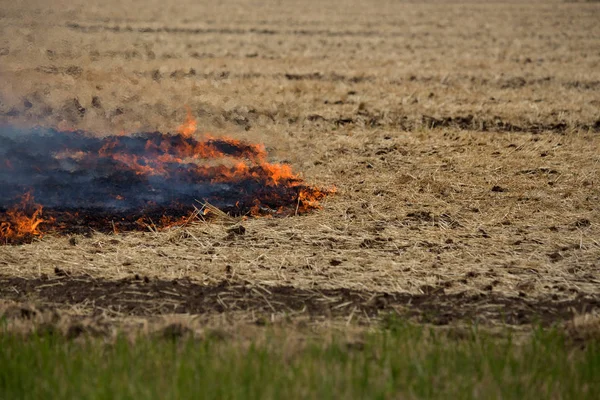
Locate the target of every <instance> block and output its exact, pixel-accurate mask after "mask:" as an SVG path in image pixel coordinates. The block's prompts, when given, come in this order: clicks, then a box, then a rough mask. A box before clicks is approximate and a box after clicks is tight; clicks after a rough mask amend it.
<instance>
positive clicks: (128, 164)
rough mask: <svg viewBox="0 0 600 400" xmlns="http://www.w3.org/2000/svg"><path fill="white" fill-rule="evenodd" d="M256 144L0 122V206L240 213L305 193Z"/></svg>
mask: <svg viewBox="0 0 600 400" xmlns="http://www.w3.org/2000/svg"><path fill="white" fill-rule="evenodd" d="M265 159H266V153H265V152H264V148H263V147H262V146H258V145H254V144H249V143H244V142H240V141H236V140H232V139H207V140H205V141H198V140H196V139H194V138H192V137H191V136H186V135H183V134H163V133H160V132H146V133H137V134H134V135H131V136H106V137H95V136H92V135H90V134H88V133H86V132H83V131H74V132H62V131H57V130H54V129H47V128H35V129H28V130H24V129H20V128H16V127H13V126H3V127H0V187H1V188H2V190H1V191H0V210H1V209H5V210H6V209H8V208H10V207H13V206H14V205H15V204H17V203H18V202H19V201H20V199H21V198H22V196H23V195H24V194H25V193H31V194H33V196H34V197H35V201H36V203H38V204H40V205H42V206H43V207H44V208H45V209H46V208H50V209H53V210H59V211H69V210H78V211H82V210H96V211H102V212H119V213H123V212H131V211H141V210H145V209H152V210H156V209H163V208H164V209H168V208H181V207H191V206H192V205H193V204H195V202H196V201H209V202H210V203H212V204H213V205H215V206H217V207H219V208H222V209H226V210H233V209H234V208H235V209H236V210H237V212H239V213H243V212H245V211H247V210H249V209H250V208H251V207H253V206H255V205H256V204H260V205H261V207H267V208H271V209H273V210H277V209H279V208H281V207H283V206H289V207H294V206H295V205H296V203H297V201H298V196H299V193H300V191H307V190H312V189H311V188H308V187H306V186H305V185H303V184H302V181H301V180H300V179H299V178H298V177H297V176H295V175H294V174H292V173H291V170H290V169H289V167H288V166H285V165H283V166H282V165H277V164H269V163H268V162H266V160H265Z"/></svg>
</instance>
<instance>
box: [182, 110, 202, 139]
mask: <svg viewBox="0 0 600 400" xmlns="http://www.w3.org/2000/svg"><path fill="white" fill-rule="evenodd" d="M186 109H187V115H186V117H185V122H184V123H183V124H181V125H180V126H179V127H178V128H177V132H178V133H180V134H181V135H182V136H184V137H190V136H192V135H193V134H194V133H196V129H197V127H198V123H197V122H196V120H195V119H194V117H193V116H192V110H191V109H190V108H189V107H186Z"/></svg>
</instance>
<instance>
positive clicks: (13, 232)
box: [0, 192, 51, 240]
mask: <svg viewBox="0 0 600 400" xmlns="http://www.w3.org/2000/svg"><path fill="white" fill-rule="evenodd" d="M42 210H43V207H42V206H41V205H39V204H35V203H34V201H33V196H32V195H31V192H28V193H25V194H24V195H23V197H22V199H21V201H20V203H19V204H18V205H16V206H14V207H13V208H11V209H9V210H8V211H6V213H5V215H6V219H7V220H6V221H0V239H3V240H8V239H13V240H14V239H16V240H20V239H26V238H31V237H34V236H42V232H41V231H40V225H41V224H43V223H47V222H51V220H45V219H43V218H41V215H42Z"/></svg>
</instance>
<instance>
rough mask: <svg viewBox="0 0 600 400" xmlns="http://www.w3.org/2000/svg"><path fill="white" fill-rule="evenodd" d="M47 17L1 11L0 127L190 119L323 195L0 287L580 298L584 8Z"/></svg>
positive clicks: (591, 213) (184, 6) (61, 258)
mask: <svg viewBox="0 0 600 400" xmlns="http://www.w3.org/2000/svg"><path fill="white" fill-rule="evenodd" d="M53 3H58V2H53ZM53 3H49V2H34V1H28V2H20V3H17V2H13V3H10V4H5V5H3V7H2V11H1V12H0V18H1V19H0V32H1V34H0V37H1V39H0V54H2V55H0V79H1V80H2V82H3V85H2V87H1V88H0V122H6V123H19V124H42V125H47V126H58V127H62V128H77V129H88V130H93V131H97V132H99V134H102V133H114V132H119V131H122V130H124V131H139V130H143V129H149V130H163V131H166V130H172V129H174V127H176V126H177V125H178V123H179V122H180V121H182V120H183V119H184V114H185V108H184V105H186V104H187V105H189V106H190V107H191V109H192V111H193V112H194V113H195V114H196V115H197V116H198V118H199V126H200V127H203V129H205V130H207V131H213V132H216V133H227V134H230V135H233V136H237V137H244V138H247V139H249V140H256V141H261V142H264V143H266V145H267V147H268V148H269V150H270V151H271V152H272V154H273V158H274V160H275V161H287V162H290V163H291V164H292V165H293V167H294V169H295V170H298V171H301V172H302V173H303V174H304V176H305V177H306V178H307V180H309V181H310V182H313V183H315V184H318V185H324V186H328V185H335V186H336V187H337V188H338V194H336V195H335V196H333V197H331V198H329V199H328V200H327V201H326V202H325V203H324V208H323V210H322V211H320V212H317V213H314V214H312V215H308V216H304V217H298V218H285V219H250V220H247V221H244V222H242V224H243V226H244V227H245V229H246V231H245V233H243V234H236V233H233V234H232V232H231V231H228V229H229V227H228V226H227V224H213V223H198V224H194V225H191V226H186V227H185V228H183V229H176V230H172V231H168V232H160V233H157V232H152V231H149V232H147V233H136V234H128V235H116V236H112V235H101V234H98V235H95V236H94V237H92V238H83V237H78V238H75V240H70V238H65V237H45V238H43V240H41V241H39V242H36V243H33V244H31V245H24V246H13V247H0V273H1V274H3V275H17V276H24V277H35V276H40V275H41V274H50V275H51V274H52V273H53V271H54V269H55V268H56V267H58V268H60V269H61V270H63V271H66V272H67V273H68V274H72V275H80V274H84V275H89V276H91V277H95V278H99V277H104V278H111V279H118V278H123V277H127V276H131V275H133V274H139V275H146V276H149V277H157V278H161V279H174V278H182V277H189V278H190V279H192V280H194V281H197V282H203V283H206V284H215V283H218V282H220V281H222V280H223V279H224V278H227V279H230V280H240V281H241V280H244V281H248V282H252V283H256V284H261V285H292V286H295V287H299V288H315V287H316V288H339V287H344V288H353V289H357V290H365V291H385V292H407V293H412V294H419V293H430V292H432V291H440V290H443V291H444V292H445V293H449V294H452V293H460V292H467V293H480V294H483V295H489V294H498V295H503V296H521V297H527V298H549V297H553V298H554V299H557V300H565V299H569V298H573V297H577V296H592V297H593V296H597V293H598V287H599V284H600V240H599V239H598V238H600V217H599V216H600V210H599V207H598V204H600V187H599V182H598V179H599V178H598V171H599V169H600V156H599V155H600V136H599V135H598V131H599V130H600V113H599V112H598V109H599V106H600V95H599V93H600V91H599V90H598V89H600V53H598V46H599V45H600V42H599V40H598V37H599V36H600V28H599V26H598V24H597V23H596V22H597V20H598V17H599V16H600V7H599V5H598V4H581V3H577V4H573V3H563V2H532V3H528V4H520V3H519V4H518V5H515V4H496V3H487V2H485V3H482V4H476V5H470V6H468V7H467V6H461V5H457V4H454V3H451V2H441V3H431V4H430V3H428V4H402V3H401V4H397V3H396V2H390V3H385V4H383V5H375V4H369V3H364V2H353V1H348V2H347V4H344V5H336V6H334V5H328V4H322V2H314V3H309V4H304V3H303V5H302V6H299V5H296V4H295V3H294V2H283V3H281V2H278V3H267V5H265V6H258V4H254V3H252V2H233V3H228V4H227V5H214V4H213V3H209V4H204V5H200V4H196V2H193V4H192V2H189V4H188V3H182V2H178V3H177V4H175V3H174V4H173V5H172V6H169V7H166V6H165V5H164V4H163V3H160V4H159V2H156V3H155V4H154V3H150V4H149V3H148V2H143V3H142V2H140V3H139V4H138V3H137V2H127V3H125V2H113V3H110V7H109V6H108V5H107V3H106V2H104V3H102V5H98V6H94V5H92V4H90V2H88V1H86V2H68V5H62V6H56V4H53ZM261 4H262V3H261ZM165 7H166V8H165ZM298 7H301V8H302V10H301V12H300V11H299V9H298ZM342 11H343V12H342ZM467 15H468V16H469V18H465V16H467ZM74 99H76V100H74ZM81 108H85V111H81ZM511 131H518V132H511ZM579 311H582V310H579Z"/></svg>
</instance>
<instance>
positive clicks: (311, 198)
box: [0, 108, 335, 243]
mask: <svg viewBox="0 0 600 400" xmlns="http://www.w3.org/2000/svg"><path fill="white" fill-rule="evenodd" d="M196 129H197V122H196V120H195V119H194V118H193V117H192V113H191V110H190V109H189V108H187V115H186V120H185V122H184V123H183V124H182V125H181V126H179V127H178V128H177V132H178V133H179V134H180V135H178V136H176V135H168V134H167V135H163V134H160V133H158V132H155V133H154V134H149V136H148V137H147V139H146V138H144V139H143V140H145V144H143V142H142V145H143V146H144V151H143V152H140V153H138V154H132V152H130V151H128V148H127V146H128V144H127V142H126V141H122V140H121V138H122V137H121V136H114V137H112V138H107V139H108V140H107V142H106V143H105V144H104V145H103V146H102V147H101V148H100V149H99V150H95V151H89V150H84V149H65V150H64V151H61V152H59V153H55V154H54V158H55V159H58V160H63V159H65V160H68V159H71V160H77V162H79V163H81V165H84V166H85V167H87V168H90V169H93V168H95V167H96V165H97V164H102V163H105V161H106V159H110V160H113V161H114V162H116V163H117V165H121V166H125V167H127V169H128V170H129V171H133V172H134V173H135V174H137V175H146V176H149V175H154V176H157V175H162V176H165V177H167V178H168V177H169V174H170V173H171V172H172V171H174V169H173V164H175V165H177V164H185V165H186V168H188V169H189V170H190V171H192V172H193V173H194V175H195V176H198V177H201V178H203V179H206V178H208V180H209V181H210V182H213V183H228V182H231V183H236V182H245V181H247V180H250V181H257V182H260V183H261V184H262V185H264V186H265V187H266V188H272V189H282V188H285V189H293V190H292V191H289V190H287V191H285V190H284V191H283V192H282V191H279V190H272V191H270V190H267V191H265V192H266V193H267V195H266V196H267V197H268V198H269V199H270V200H277V201H276V202H275V204H277V203H278V201H284V202H285V201H292V202H293V203H292V204H291V209H290V207H288V208H287V209H286V207H284V206H282V205H280V204H283V203H281V202H280V203H279V205H277V207H278V208H277V209H271V208H268V207H266V206H265V204H263V203H262V201H261V200H259V199H255V200H253V202H252V203H251V204H252V205H251V207H249V209H248V208H246V210H247V211H248V215H251V216H259V215H263V216H272V215H286V213H287V214H288V215H289V214H294V213H295V214H299V213H306V212H308V211H310V210H314V209H318V208H320V205H319V201H320V200H322V199H323V198H324V197H325V196H327V195H328V194H331V193H335V188H330V189H323V190H319V189H317V188H313V187H308V186H305V184H304V182H303V180H302V179H301V177H300V176H298V175H297V174H295V173H294V172H293V171H292V168H291V167H290V166H289V165H287V164H277V163H270V162H268V160H267V158H268V157H267V156H268V155H267V151H266V149H265V147H264V146H263V145H260V144H250V143H246V142H243V141H240V140H236V139H232V138H222V137H220V138H215V137H211V136H209V135H204V136H203V137H204V140H195V139H193V138H192V135H194V133H196ZM215 161H218V163H215ZM6 163H7V167H9V168H12V165H9V164H10V163H9V161H8V160H7V161H6ZM169 171H171V172H169ZM282 193H286V195H283V194H282ZM290 193H291V196H292V198H291V199H288V198H287V197H283V196H288V195H290ZM294 193H297V198H296V200H294V199H293V196H294ZM111 196H112V198H114V199H115V200H117V201H124V200H125V198H124V196H123V193H118V192H116V191H115V193H112V194H111ZM267 197H264V198H267ZM148 205H149V206H150V204H148ZM247 206H248V203H247V202H246V207H247ZM235 207H237V208H239V207H240V202H239V201H237V202H236V203H235ZM42 211H43V208H42V206H41V205H39V204H36V203H34V199H33V195H32V194H31V193H26V194H25V195H24V196H23V198H22V200H21V202H20V204H18V205H17V206H15V207H13V208H11V209H10V210H8V211H5V212H4V213H2V212H1V211H0V241H4V242H10V243H19V242H23V241H26V240H27V239H28V238H31V237H41V236H43V233H44V232H43V230H42V229H41V228H42V227H43V226H44V225H42V224H54V225H53V226H52V227H50V228H47V229H46V231H48V229H53V230H62V229H66V226H65V225H64V224H65V222H64V221H65V218H64V217H63V216H61V215H60V214H57V213H55V211H53V210H50V211H49V212H48V210H47V211H46V214H48V213H50V214H51V217H48V216H46V217H45V218H42ZM240 211H241V210H240ZM66 214H68V213H66ZM69 215H70V216H71V217H72V218H76V213H75V214H69ZM179 215H181V214H179ZM54 217H56V218H54ZM196 217H197V214H194V213H191V214H189V215H188V216H184V217H181V216H168V215H164V216H162V217H157V216H154V217H153V218H154V222H156V223H157V226H156V225H155V224H154V222H153V221H152V219H151V218H150V217H149V216H148V220H147V221H146V216H143V217H140V218H139V219H137V220H136V221H135V223H136V224H137V226H138V227H139V228H140V229H143V228H144V227H148V226H151V227H152V229H157V230H161V229H164V228H168V227H172V226H177V225H186V224H188V223H189V222H190V221H191V220H192V219H193V218H196ZM136 218H137V217H136ZM57 219H58V222H57ZM122 226H126V225H120V223H119V222H114V223H112V231H113V233H115V234H116V233H118V232H119V231H122V230H128V229H129V230H130V229H132V228H131V227H129V228H127V227H125V228H123V229H120V227H122Z"/></svg>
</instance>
